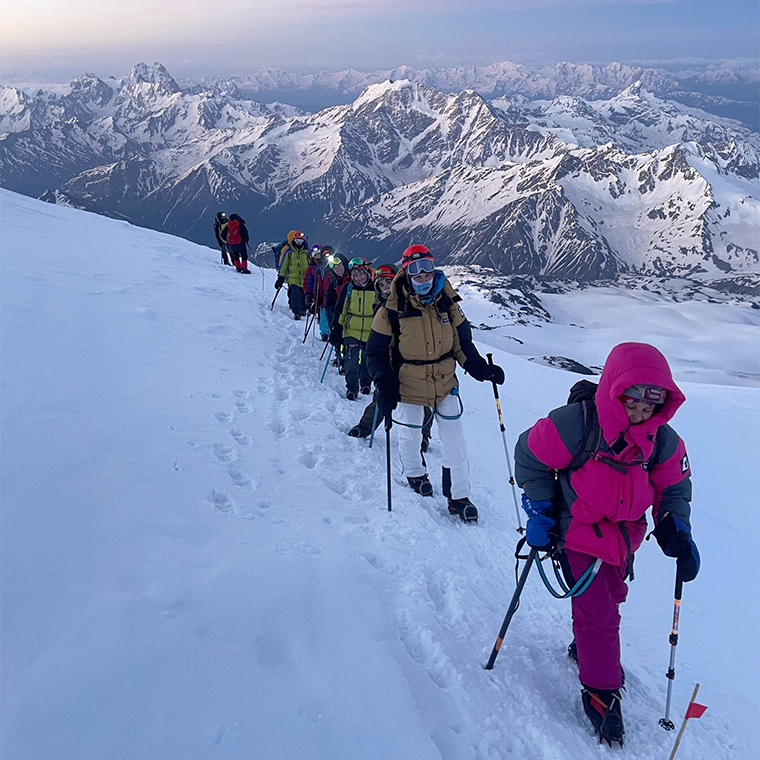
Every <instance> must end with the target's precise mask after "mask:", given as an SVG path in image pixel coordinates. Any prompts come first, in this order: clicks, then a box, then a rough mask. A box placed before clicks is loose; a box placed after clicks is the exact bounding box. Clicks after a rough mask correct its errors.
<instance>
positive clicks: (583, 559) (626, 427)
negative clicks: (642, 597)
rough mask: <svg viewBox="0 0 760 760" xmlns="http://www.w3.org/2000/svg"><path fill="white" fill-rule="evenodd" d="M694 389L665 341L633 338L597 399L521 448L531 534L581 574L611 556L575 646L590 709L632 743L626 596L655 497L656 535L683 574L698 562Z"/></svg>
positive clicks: (598, 721)
mask: <svg viewBox="0 0 760 760" xmlns="http://www.w3.org/2000/svg"><path fill="white" fill-rule="evenodd" d="M587 385H588V386H590V387H591V388H592V389H593V385H591V384H587ZM588 395H591V394H588ZM685 400H686V399H685V397H684V395H683V393H681V391H680V389H679V388H678V386H677V385H676V384H675V382H674V380H673V377H672V375H671V372H670V367H669V366H668V362H667V360H666V359H665V357H664V356H663V355H662V354H661V353H660V352H659V351H658V350H657V349H656V348H655V347H654V346H650V345H648V344H646V343H622V344H620V345H618V346H616V347H615V348H613V349H612V351H611V352H610V355H609V356H608V357H607V361H606V363H605V365H604V370H603V372H602V376H601V379H600V382H599V386H598V388H597V389H596V392H595V394H593V396H592V397H591V398H587V399H586V400H584V401H582V402H581V403H577V402H576V403H568V404H567V405H565V406H562V407H560V408H558V409H555V410H554V411H552V412H550V413H549V416H548V417H545V418H544V419H541V420H539V421H538V422H537V423H536V424H535V425H534V426H533V427H532V428H531V429H530V430H527V431H526V432H524V433H523V434H522V435H521V436H520V439H519V441H518V443H517V446H516V449H515V475H516V479H517V483H518V485H519V486H520V487H521V488H522V489H523V491H524V495H523V508H524V509H525V511H526V512H527V514H528V518H529V519H528V527H527V541H528V543H529V544H530V545H531V546H534V547H536V548H541V549H547V550H551V551H553V552H555V553H556V555H555V556H556V557H557V558H558V559H559V561H560V563H561V565H562V567H563V570H564V571H565V574H566V576H567V578H568V580H571V581H572V580H574V579H576V578H579V577H580V576H581V575H582V574H583V573H584V571H586V570H587V569H588V567H589V566H590V565H592V564H593V563H594V562H595V560H596V559H597V558H598V559H601V560H602V562H603V564H602V565H601V569H600V570H599V572H598V574H597V576H596V577H595V578H594V580H593V582H592V583H591V585H590V586H589V588H588V590H587V591H585V592H584V593H583V594H582V595H580V596H577V597H573V602H572V603H573V632H574V634H575V639H574V641H573V643H572V644H571V645H570V647H569V650H568V653H569V655H570V656H571V658H572V659H574V660H576V661H577V662H578V666H579V675H580V680H581V685H582V687H583V689H582V698H583V705H584V708H585V710H586V713H587V715H588V716H589V718H590V719H591V721H592V723H593V724H594V728H595V730H596V732H597V734H598V735H599V736H600V739H605V740H607V741H618V742H620V743H622V737H623V733H624V730H623V721H622V715H621V712H620V702H619V700H620V692H619V689H620V687H621V686H622V683H623V679H624V675H623V671H622V668H621V665H620V636H619V628H620V615H619V612H618V605H619V604H620V603H621V602H623V601H625V598H626V594H627V591H628V587H627V586H626V583H625V580H626V579H627V578H631V579H632V578H633V556H634V552H635V551H636V550H637V549H638V548H639V546H641V543H642V541H643V540H644V536H645V534H646V531H647V521H646V511H647V510H648V509H649V507H652V517H653V520H654V523H655V526H656V527H655V530H654V535H655V538H656V539H657V541H658V543H659V544H660V546H661V547H662V549H663V551H664V552H665V554H666V555H668V556H672V557H676V558H677V568H678V574H679V577H680V578H681V580H683V581H690V580H693V579H694V578H695V577H696V575H697V573H698V571H699V553H698V551H697V547H696V545H695V543H694V541H693V539H692V536H691V524H690V520H689V518H690V511H691V510H690V501H691V480H690V474H691V470H690V467H689V459H688V456H687V454H686V447H685V445H684V443H683V441H682V440H681V439H680V437H679V436H678V434H677V433H676V432H675V430H673V428H671V427H670V425H669V424H668V422H669V420H670V419H672V417H673V415H674V414H675V413H676V411H677V410H678V408H679V407H680V406H681V404H683V403H684V401H685Z"/></svg>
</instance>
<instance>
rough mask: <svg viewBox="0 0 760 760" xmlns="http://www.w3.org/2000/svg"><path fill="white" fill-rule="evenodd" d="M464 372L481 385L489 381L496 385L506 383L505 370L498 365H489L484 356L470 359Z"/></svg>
mask: <svg viewBox="0 0 760 760" xmlns="http://www.w3.org/2000/svg"><path fill="white" fill-rule="evenodd" d="M464 371H465V372H467V373H468V374H470V375H472V376H473V377H474V378H475V379H476V380H478V381H479V382H481V383H482V382H484V381H486V380H489V381H490V382H493V383H496V385H501V384H502V383H503V382H504V370H503V369H502V368H501V367H500V366H499V365H498V364H489V363H488V362H487V361H486V360H485V359H484V358H483V357H482V356H478V357H477V358H474V359H468V360H467V361H466V362H465V365H464Z"/></svg>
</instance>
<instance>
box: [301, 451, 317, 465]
mask: <svg viewBox="0 0 760 760" xmlns="http://www.w3.org/2000/svg"><path fill="white" fill-rule="evenodd" d="M299 460H300V462H301V464H302V465H303V466H304V467H308V468H309V469H310V470H313V469H314V467H316V465H317V462H319V454H317V453H316V452H314V451H311V450H309V449H305V450H304V451H302V452H301V456H300V457H299Z"/></svg>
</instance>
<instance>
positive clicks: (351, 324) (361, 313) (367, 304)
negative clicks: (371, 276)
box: [335, 280, 375, 343]
mask: <svg viewBox="0 0 760 760" xmlns="http://www.w3.org/2000/svg"><path fill="white" fill-rule="evenodd" d="M374 305H375V287H374V285H373V284H372V281H371V280H370V281H369V282H368V283H367V285H366V286H365V288H359V287H357V286H356V285H354V284H353V283H352V282H349V283H348V285H346V287H345V288H343V290H342V291H341V294H340V297H339V298H338V303H337V304H336V306H335V312H336V314H338V323H339V324H340V326H341V327H342V328H343V338H344V339H345V338H356V339H357V340H359V341H361V342H362V343H366V342H367V338H368V337H369V331H370V330H371V329H372V319H373V318H374V316H375V309H374Z"/></svg>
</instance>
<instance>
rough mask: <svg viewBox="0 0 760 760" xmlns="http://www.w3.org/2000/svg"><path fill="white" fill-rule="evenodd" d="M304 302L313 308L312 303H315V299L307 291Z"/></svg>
mask: <svg viewBox="0 0 760 760" xmlns="http://www.w3.org/2000/svg"><path fill="white" fill-rule="evenodd" d="M303 302H304V303H305V304H306V308H307V309H311V305H312V304H313V303H314V299H313V298H312V296H311V294H310V293H305V294H304V297H303Z"/></svg>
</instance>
